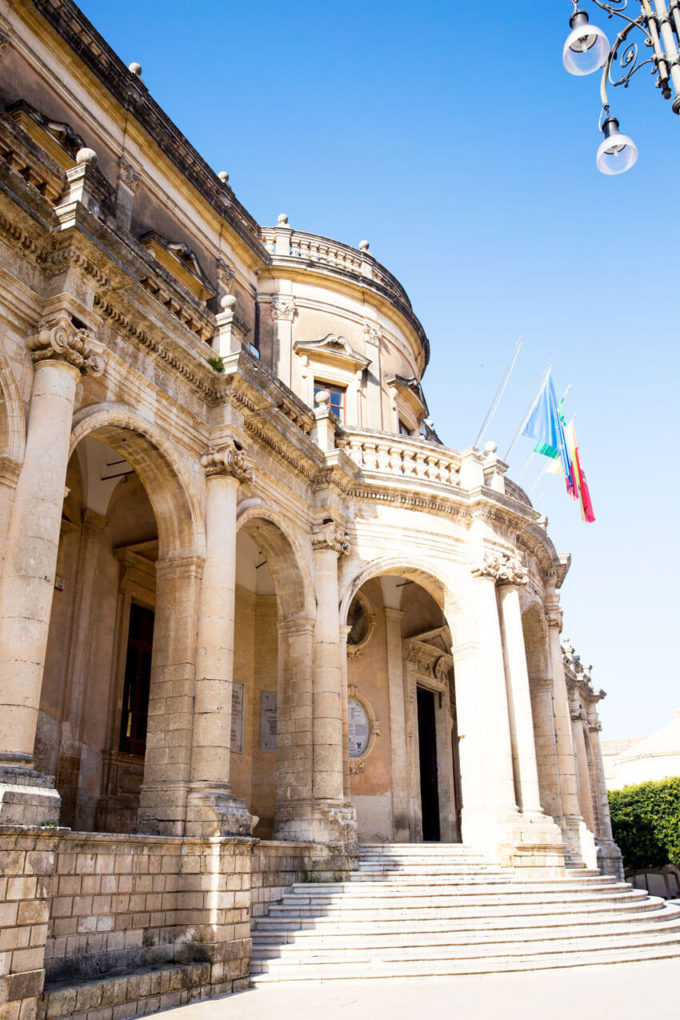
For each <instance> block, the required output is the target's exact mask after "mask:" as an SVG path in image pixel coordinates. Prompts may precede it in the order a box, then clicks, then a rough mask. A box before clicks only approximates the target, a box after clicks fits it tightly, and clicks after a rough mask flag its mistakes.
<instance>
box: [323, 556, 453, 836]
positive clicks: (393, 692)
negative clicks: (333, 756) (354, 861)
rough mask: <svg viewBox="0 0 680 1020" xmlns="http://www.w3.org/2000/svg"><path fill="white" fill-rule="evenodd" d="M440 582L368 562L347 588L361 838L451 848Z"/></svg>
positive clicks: (353, 769) (352, 792)
mask: <svg viewBox="0 0 680 1020" xmlns="http://www.w3.org/2000/svg"><path fill="white" fill-rule="evenodd" d="M444 603H445V591H444V586H443V585H442V584H441V583H440V582H439V581H438V580H437V579H436V578H435V577H434V576H433V575H432V574H430V573H428V572H427V571H424V570H423V569H422V568H420V567H413V566H404V565H403V562H402V563H399V562H398V561H395V562H392V561H390V562H389V563H387V562H384V563H381V564H380V565H373V567H369V568H367V569H365V570H364V571H362V573H361V574H360V575H359V576H358V577H356V578H354V579H353V581H352V582H351V583H350V584H349V585H347V588H346V590H345V594H344V597H343V600H342V602H341V607H340V612H341V620H342V621H343V622H344V621H346V627H345V632H346V638H347V689H348V721H347V746H348V766H349V768H348V772H349V775H348V796H349V800H350V801H351V802H352V804H353V805H354V807H355V809H356V812H357V822H358V828H359V838H360V840H364V841H372V840H385V841H388V840H393V841H396V842H401V841H408V842H420V841H440V840H441V841H443V842H458V841H460V839H461V830H460V808H461V788H460V768H459V762H458V730H457V716H456V692H455V679H454V668H453V656H452V634H451V630H450V628H449V625H448V621H447V619H446V617H445V615H444V611H443V605H444Z"/></svg>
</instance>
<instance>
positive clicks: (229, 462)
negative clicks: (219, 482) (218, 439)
mask: <svg viewBox="0 0 680 1020" xmlns="http://www.w3.org/2000/svg"><path fill="white" fill-rule="evenodd" d="M201 467H202V468H203V470H204V471H205V473H206V476H207V477H208V478H214V477H215V476H219V475H222V476H231V477H232V478H235V479H236V481H237V482H251V481H252V480H253V469H252V467H251V465H250V463H249V461H248V459H247V457H246V455H245V454H244V453H243V451H242V450H240V449H238V448H237V447H236V445H235V444H232V445H230V446H223V447H222V448H221V449H220V450H206V452H205V453H204V454H203V456H202V457H201Z"/></svg>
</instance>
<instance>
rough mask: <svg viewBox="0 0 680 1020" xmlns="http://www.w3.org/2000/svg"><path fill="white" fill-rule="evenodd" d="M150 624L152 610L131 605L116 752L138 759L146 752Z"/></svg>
mask: <svg viewBox="0 0 680 1020" xmlns="http://www.w3.org/2000/svg"><path fill="white" fill-rule="evenodd" d="M153 621H154V614H153V610H152V609H146V608H145V607H144V606H138V605H137V604H136V603H135V602H133V603H132V605H131V606H130V629H129V631H128V647H127V658H126V661H125V686H124V688H123V712H122V715H121V720H120V750H121V751H125V752H127V753H128V754H136V755H139V756H140V757H143V756H144V751H145V750H146V724H147V717H148V714H149V682H150V680H151V649H152V646H153Z"/></svg>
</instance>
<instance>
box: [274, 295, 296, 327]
mask: <svg viewBox="0 0 680 1020" xmlns="http://www.w3.org/2000/svg"><path fill="white" fill-rule="evenodd" d="M271 307H272V319H274V321H278V320H282V321H283V322H292V321H293V319H294V318H295V300H294V298H292V297H283V296H282V295H280V294H275V295H274V297H273V298H272V300H271Z"/></svg>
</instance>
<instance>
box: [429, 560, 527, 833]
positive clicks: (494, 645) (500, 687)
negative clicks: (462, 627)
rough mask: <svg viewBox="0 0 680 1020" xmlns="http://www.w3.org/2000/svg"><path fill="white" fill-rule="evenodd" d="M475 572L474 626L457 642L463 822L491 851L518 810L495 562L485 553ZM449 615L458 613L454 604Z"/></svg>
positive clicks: (466, 830)
mask: <svg viewBox="0 0 680 1020" xmlns="http://www.w3.org/2000/svg"><path fill="white" fill-rule="evenodd" d="M473 575H474V578H475V579H474V580H473V581H472V582H471V584H470V588H469V594H468V595H467V598H468V600H469V603H470V610H469V619H470V620H471V621H473V620H474V630H472V625H471V629H470V632H469V633H465V632H461V631H459V632H458V634H457V638H456V640H455V641H454V647H453V658H454V669H455V675H456V703H457V710H458V729H459V735H460V743H459V757H460V772H461V792H462V801H463V804H462V813H461V822H462V830H463V831H462V835H463V841H464V842H466V843H476V844H478V845H480V846H484V845H487V846H488V847H489V849H490V850H492V851H493V850H496V849H497V848H498V846H499V844H501V843H503V842H507V841H509V840H510V838H511V837H510V832H511V830H512V826H513V825H514V824H515V823H516V821H517V819H518V817H519V813H518V811H517V804H516V801H515V783H514V777H513V769H512V748H511V744H510V726H509V720H508V699H507V691H506V686H505V668H504V664H503V648H502V644H501V630H500V622H499V618H498V603H497V600H496V574H495V572H494V569H493V564H492V563H491V562H490V561H488V560H487V558H485V559H484V560H483V561H482V562H481V563H480V564H479V565H478V566H477V567H475V568H474V569H473ZM466 594H467V593H466ZM447 616H448V618H449V619H455V616H456V613H455V610H453V608H452V610H451V611H450V612H449V611H447Z"/></svg>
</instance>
